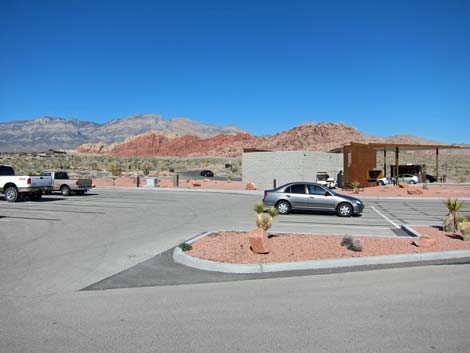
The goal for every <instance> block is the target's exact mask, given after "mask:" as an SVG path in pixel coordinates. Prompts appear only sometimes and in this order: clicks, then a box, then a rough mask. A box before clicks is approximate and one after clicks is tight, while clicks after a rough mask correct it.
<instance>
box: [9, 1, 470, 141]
mask: <svg viewBox="0 0 470 353" xmlns="http://www.w3.org/2000/svg"><path fill="white" fill-rule="evenodd" d="M141 113H156V114H162V115H163V116H164V117H165V118H171V117H181V116H184V117H189V118H191V119H194V120H197V121H201V122H205V123H211V124H217V125H226V124H235V125H238V126H240V127H242V128H244V129H246V130H249V131H251V132H253V133H255V134H272V133H276V132H279V131H282V130H287V129H289V128H292V127H294V126H297V125H299V124H302V123H305V122H309V121H315V122H320V121H329V122H344V123H346V124H348V125H352V126H355V127H357V128H359V129H361V130H362V131H364V132H366V133H369V134H377V135H393V134H399V133H412V134H416V135H419V136H422V137H426V138H430V139H436V140H440V141H443V142H448V143H461V142H467V143H469V142H470V1H467V0H462V1H456V0H441V1H429V0H427V1H413V0H410V1H345V2H341V1H319V2H316V1H293V0H291V1H273V0H270V1H241V0H237V1H220V0H218V1H203V0H201V1H177V0H175V1H139V0H132V1H100V0H95V1H84V0H77V1H72V0H60V1H50V0H35V1H21V0H0V122H5V121H10V120H19V119H27V120H29V119H33V118H37V117H39V116H43V115H48V116H58V117H65V118H69V117H75V118H78V119H81V120H90V121H95V122H99V123H102V122H106V121H108V120H110V119H113V118H118V117H126V116H128V115H132V114H141Z"/></svg>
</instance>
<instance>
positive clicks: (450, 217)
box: [442, 198, 465, 232]
mask: <svg viewBox="0 0 470 353" xmlns="http://www.w3.org/2000/svg"><path fill="white" fill-rule="evenodd" d="M444 205H445V206H446V207H447V210H448V211H449V213H448V214H447V216H446V218H445V219H444V223H443V225H442V229H443V230H444V231H446V232H456V231H457V230H458V229H459V217H458V212H459V211H460V209H461V208H462V207H463V206H464V205H465V202H463V201H461V200H459V199H452V198H450V199H447V200H446V201H445V202H444Z"/></svg>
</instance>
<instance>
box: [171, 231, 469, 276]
mask: <svg viewBox="0 0 470 353" xmlns="http://www.w3.org/2000/svg"><path fill="white" fill-rule="evenodd" d="M408 228H409V227H408ZM409 229H411V228H409ZM211 233H213V232H204V233H202V234H199V235H197V236H196V237H194V238H192V239H190V240H188V241H187V242H186V243H188V244H191V243H193V242H195V241H196V240H199V239H201V238H203V237H205V236H207V235H209V234H211ZM416 234H417V235H413V236H414V237H417V236H421V235H420V234H419V233H418V232H416ZM467 257H470V250H454V251H442V252H429V253H419V254H400V255H385V256H367V257H355V258H348V259H325V260H311V261H298V262H279V263H266V264H262V263H258V264H229V263H224V262H217V261H210V260H204V259H199V258H196V257H193V256H189V255H186V254H185V253H184V252H183V250H181V249H180V248H179V247H176V248H175V250H174V251H173V260H174V261H175V262H177V263H179V264H182V265H185V266H189V267H193V268H197V269H199V270H204V271H213V272H224V273H266V272H281V271H296V270H318V269H332V268H344V267H354V266H364V265H387V264H406V263H415V262H420V261H431V260H451V259H460V258H467Z"/></svg>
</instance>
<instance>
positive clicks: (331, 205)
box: [307, 184, 336, 211]
mask: <svg viewBox="0 0 470 353" xmlns="http://www.w3.org/2000/svg"><path fill="white" fill-rule="evenodd" d="M307 190H308V194H309V195H308V196H309V200H310V208H311V209H314V210H317V211H331V210H334V209H335V206H336V201H335V199H334V196H332V195H331V194H330V192H329V191H327V190H325V189H324V188H322V187H321V186H320V185H314V184H308V185H307Z"/></svg>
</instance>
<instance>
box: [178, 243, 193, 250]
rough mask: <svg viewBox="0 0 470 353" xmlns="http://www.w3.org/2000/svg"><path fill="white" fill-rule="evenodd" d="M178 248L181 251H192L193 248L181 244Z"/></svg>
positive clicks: (186, 244)
mask: <svg viewBox="0 0 470 353" xmlns="http://www.w3.org/2000/svg"><path fill="white" fill-rule="evenodd" d="M178 247H179V248H180V249H181V250H183V251H189V250H192V249H193V246H192V245H191V244H188V243H181V244H180V245H178Z"/></svg>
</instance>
